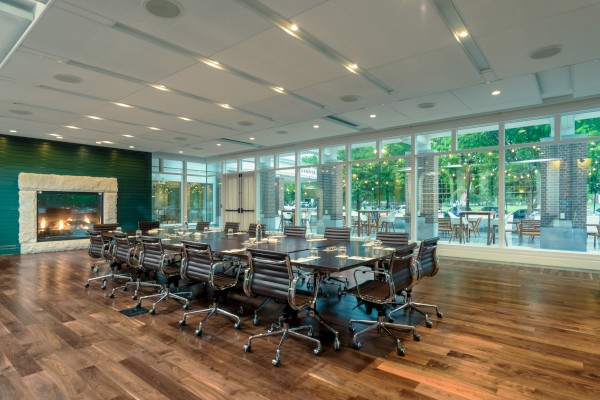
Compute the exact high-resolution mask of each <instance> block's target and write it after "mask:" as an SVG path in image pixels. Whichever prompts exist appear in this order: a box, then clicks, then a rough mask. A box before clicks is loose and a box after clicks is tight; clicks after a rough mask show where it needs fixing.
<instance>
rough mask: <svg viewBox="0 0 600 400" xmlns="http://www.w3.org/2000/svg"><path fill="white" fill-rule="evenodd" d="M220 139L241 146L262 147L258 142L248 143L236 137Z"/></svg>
mask: <svg viewBox="0 0 600 400" xmlns="http://www.w3.org/2000/svg"><path fill="white" fill-rule="evenodd" d="M219 140H222V141H224V142H228V143H233V144H237V145H240V146H248V147H260V146H259V145H257V144H256V143H248V142H243V141H241V140H235V139H227V138H219Z"/></svg>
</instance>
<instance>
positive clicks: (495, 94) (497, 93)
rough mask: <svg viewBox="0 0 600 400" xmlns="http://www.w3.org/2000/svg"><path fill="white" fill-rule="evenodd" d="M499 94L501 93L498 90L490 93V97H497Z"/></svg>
mask: <svg viewBox="0 0 600 400" xmlns="http://www.w3.org/2000/svg"><path fill="white" fill-rule="evenodd" d="M500 93H502V92H501V91H499V90H494V91H493V92H492V96H498V95H499V94H500Z"/></svg>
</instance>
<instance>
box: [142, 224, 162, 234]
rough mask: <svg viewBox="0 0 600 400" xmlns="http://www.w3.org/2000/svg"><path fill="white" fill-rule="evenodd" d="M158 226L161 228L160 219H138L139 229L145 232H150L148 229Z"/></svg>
mask: <svg viewBox="0 0 600 400" xmlns="http://www.w3.org/2000/svg"><path fill="white" fill-rule="evenodd" d="M158 228H160V222H158V221H138V229H139V230H141V231H142V232H143V233H148V231H150V230H152V229H158Z"/></svg>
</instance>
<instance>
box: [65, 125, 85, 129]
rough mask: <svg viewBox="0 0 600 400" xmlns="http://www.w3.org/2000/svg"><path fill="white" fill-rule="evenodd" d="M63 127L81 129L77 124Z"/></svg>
mask: <svg viewBox="0 0 600 400" xmlns="http://www.w3.org/2000/svg"><path fill="white" fill-rule="evenodd" d="M65 128H69V129H81V128H79V127H77V126H73V125H65Z"/></svg>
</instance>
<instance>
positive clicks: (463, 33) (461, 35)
mask: <svg viewBox="0 0 600 400" xmlns="http://www.w3.org/2000/svg"><path fill="white" fill-rule="evenodd" d="M458 36H459V37H467V36H469V32H467V31H461V32H458Z"/></svg>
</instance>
